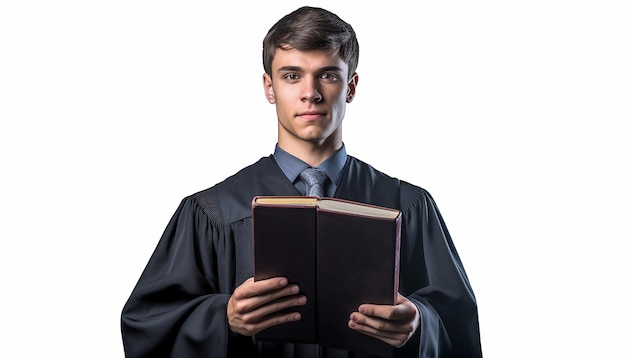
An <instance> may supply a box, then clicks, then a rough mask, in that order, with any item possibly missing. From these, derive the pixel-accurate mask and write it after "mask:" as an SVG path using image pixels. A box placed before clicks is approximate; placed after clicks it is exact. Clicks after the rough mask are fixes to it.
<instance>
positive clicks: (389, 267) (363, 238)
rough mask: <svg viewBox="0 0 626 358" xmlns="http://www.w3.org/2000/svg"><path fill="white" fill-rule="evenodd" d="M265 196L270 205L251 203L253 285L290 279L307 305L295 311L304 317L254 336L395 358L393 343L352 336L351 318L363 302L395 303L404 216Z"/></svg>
mask: <svg viewBox="0 0 626 358" xmlns="http://www.w3.org/2000/svg"><path fill="white" fill-rule="evenodd" d="M260 198H269V200H263V199H262V200H256V199H258V198H255V201H253V240H254V241H253V242H254V255H255V257H254V260H255V262H254V269H255V273H254V275H255V280H260V279H264V278H269V277H275V276H286V277H287V278H288V279H289V281H290V282H294V283H297V284H299V285H300V287H301V291H302V292H303V293H304V294H306V295H307V304H306V305H305V306H303V307H297V308H295V309H297V310H299V311H300V312H301V313H302V320H300V321H298V322H292V323H286V324H283V325H279V326H276V327H272V328H269V329H266V330H264V331H262V332H259V334H257V335H256V338H257V339H260V340H277V341H291V342H303V343H319V344H320V345H322V346H326V347H331V348H337V349H344V350H349V351H354V352H364V353H368V354H374V355H379V356H383V357H385V356H390V355H391V354H392V352H393V348H392V347H391V346H390V345H388V344H386V343H384V342H383V341H381V340H378V339H376V338H372V337H370V336H367V335H364V334H362V333H359V332H356V331H353V330H352V329H350V328H349V327H348V320H349V317H350V313H352V312H354V311H356V310H357V309H358V306H359V305H360V304H361V303H374V304H395V302H396V297H397V292H398V270H399V252H400V230H401V220H402V217H401V214H400V212H399V211H397V210H393V209H388V208H381V207H375V206H372V205H367V204H362V203H357V202H350V201H346V200H340V199H332V198H321V199H317V198H309V197H294V198H293V201H291V200H292V198H291V197H260ZM272 198H273V199H274V200H275V202H273V201H272Z"/></svg>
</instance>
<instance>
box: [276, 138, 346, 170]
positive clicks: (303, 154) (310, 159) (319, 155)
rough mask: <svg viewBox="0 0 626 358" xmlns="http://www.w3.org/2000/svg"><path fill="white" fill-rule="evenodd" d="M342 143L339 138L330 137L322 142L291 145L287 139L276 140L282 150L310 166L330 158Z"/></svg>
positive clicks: (315, 165)
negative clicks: (332, 138)
mask: <svg viewBox="0 0 626 358" xmlns="http://www.w3.org/2000/svg"><path fill="white" fill-rule="evenodd" d="M342 144H343V143H342V141H341V140H340V139H334V140H331V139H330V138H328V139H327V140H326V141H324V143H318V142H300V143H298V145H293V143H289V142H288V141H281V140H280V138H279V140H278V146H279V147H280V148H281V149H282V150H284V151H285V152H287V153H289V154H291V155H293V156H295V157H296V158H298V159H300V160H302V161H303V162H305V163H307V164H308V165H310V166H312V167H317V166H318V165H320V164H322V163H323V162H324V161H325V160H326V159H328V158H330V157H331V156H332V155H333V154H335V152H336V151H338V150H339V149H340V148H341V145H342Z"/></svg>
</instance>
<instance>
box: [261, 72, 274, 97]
mask: <svg viewBox="0 0 626 358" xmlns="http://www.w3.org/2000/svg"><path fill="white" fill-rule="evenodd" d="M263 89H264V90H265V98H267V101H268V102H269V103H271V104H275V103H276V99H275V98H274V86H272V79H271V78H270V75H268V74H267V73H264V74H263Z"/></svg>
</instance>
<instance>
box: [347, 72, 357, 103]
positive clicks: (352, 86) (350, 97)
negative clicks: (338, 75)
mask: <svg viewBox="0 0 626 358" xmlns="http://www.w3.org/2000/svg"><path fill="white" fill-rule="evenodd" d="M358 83H359V75H358V74H357V73H356V72H355V73H354V75H352V78H351V79H350V81H349V82H348V95H347V96H346V102H348V103H350V102H352V100H353V99H354V95H355V94H356V85H357V84H358Z"/></svg>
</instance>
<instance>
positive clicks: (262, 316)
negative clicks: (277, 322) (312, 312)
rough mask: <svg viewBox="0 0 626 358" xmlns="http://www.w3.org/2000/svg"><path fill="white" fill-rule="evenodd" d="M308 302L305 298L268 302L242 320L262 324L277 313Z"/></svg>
mask: <svg viewBox="0 0 626 358" xmlns="http://www.w3.org/2000/svg"><path fill="white" fill-rule="evenodd" d="M306 302H307V299H306V297H305V296H303V295H300V296H293V297H288V298H282V299H276V300H272V301H269V302H267V303H266V304H264V305H260V306H258V307H257V308H255V309H254V310H251V311H249V312H247V313H244V314H242V318H243V319H244V320H245V321H249V322H260V321H262V320H266V319H267V318H268V317H270V318H271V317H272V316H274V315H275V314H276V313H277V312H280V311H282V310H284V309H286V308H290V307H296V306H303V305H305V304H306Z"/></svg>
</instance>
